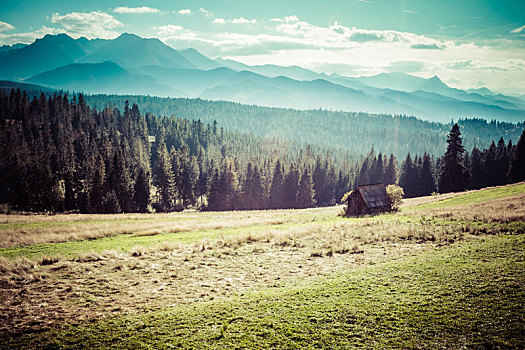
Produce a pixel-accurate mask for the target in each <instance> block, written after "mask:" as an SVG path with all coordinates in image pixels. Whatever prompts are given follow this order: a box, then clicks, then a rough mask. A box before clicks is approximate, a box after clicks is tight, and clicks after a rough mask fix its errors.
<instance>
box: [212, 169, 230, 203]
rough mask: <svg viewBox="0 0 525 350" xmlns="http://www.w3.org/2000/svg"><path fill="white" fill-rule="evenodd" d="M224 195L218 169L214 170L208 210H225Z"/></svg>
mask: <svg viewBox="0 0 525 350" xmlns="http://www.w3.org/2000/svg"><path fill="white" fill-rule="evenodd" d="M225 207H226V206H225V205H224V195H223V193H222V192H221V178H220V174H219V170H218V169H214V170H213V176H212V178H211V181H210V191H209V195H208V210H212V211H216V210H225Z"/></svg>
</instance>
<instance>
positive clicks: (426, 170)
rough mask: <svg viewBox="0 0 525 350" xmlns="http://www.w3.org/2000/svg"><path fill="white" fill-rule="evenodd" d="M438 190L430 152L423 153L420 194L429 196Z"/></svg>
mask: <svg viewBox="0 0 525 350" xmlns="http://www.w3.org/2000/svg"><path fill="white" fill-rule="evenodd" d="M435 191H436V182H435V180H434V172H433V169H432V160H431V159H430V156H429V155H428V153H426V152H425V154H424V155H423V165H422V166H421V170H420V173H419V193H418V195H419V196H428V195H429V194H431V193H432V192H435Z"/></svg>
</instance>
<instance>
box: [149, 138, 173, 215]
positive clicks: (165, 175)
mask: <svg viewBox="0 0 525 350" xmlns="http://www.w3.org/2000/svg"><path fill="white" fill-rule="evenodd" d="M153 177H154V184H155V186H156V187H157V193H158V198H157V203H156V207H157V209H158V210H159V211H170V210H172V209H173V207H174V204H175V195H176V194H177V188H176V186H175V176H174V174H173V170H172V166H171V162H170V156H169V154H168V149H167V148H166V144H165V143H164V141H163V140H162V139H161V140H160V141H159V145H158V147H157V157H156V162H155V170H154V173H153Z"/></svg>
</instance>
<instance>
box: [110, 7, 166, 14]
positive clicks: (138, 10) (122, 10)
mask: <svg viewBox="0 0 525 350" xmlns="http://www.w3.org/2000/svg"><path fill="white" fill-rule="evenodd" d="M113 12H115V13H120V14H130V13H131V14H142V13H159V12H160V10H159V9H155V8H151V7H147V6H142V7H127V6H121V7H116V8H115V9H114V10H113Z"/></svg>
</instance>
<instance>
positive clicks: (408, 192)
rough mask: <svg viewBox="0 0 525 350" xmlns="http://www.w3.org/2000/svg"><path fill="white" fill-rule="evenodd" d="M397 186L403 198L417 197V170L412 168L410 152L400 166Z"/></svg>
mask: <svg viewBox="0 0 525 350" xmlns="http://www.w3.org/2000/svg"><path fill="white" fill-rule="evenodd" d="M399 186H401V187H402V188H403V191H404V192H405V197H407V198H410V197H415V196H417V190H418V189H417V186H418V178H417V169H416V167H415V166H414V162H413V161H412V157H411V155H410V152H409V153H408V154H407V156H406V158H405V161H404V162H403V164H402V165H401V174H400V176H399Z"/></svg>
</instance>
